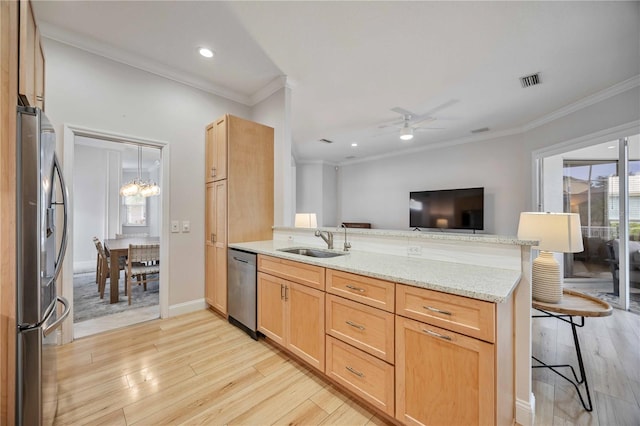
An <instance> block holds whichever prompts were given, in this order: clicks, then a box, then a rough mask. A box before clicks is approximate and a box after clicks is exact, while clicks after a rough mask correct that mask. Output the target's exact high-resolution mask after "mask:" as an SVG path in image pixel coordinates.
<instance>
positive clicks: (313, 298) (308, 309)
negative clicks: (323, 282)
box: [285, 281, 325, 372]
mask: <svg viewBox="0 0 640 426" xmlns="http://www.w3.org/2000/svg"><path fill="white" fill-rule="evenodd" d="M285 283H286V286H287V287H286V289H285V302H286V303H287V322H286V323H287V326H288V328H289V330H288V333H287V335H288V342H287V348H288V349H289V350H290V351H291V352H293V353H294V354H295V355H297V356H299V357H300V358H302V359H303V360H305V361H306V362H308V363H309V364H310V365H312V366H313V367H315V368H317V369H318V370H320V371H322V372H324V357H325V350H324V343H325V342H324V338H325V336H324V292H323V291H320V290H316V289H313V288H310V287H307V286H304V285H301V284H297V283H293V282H290V281H285Z"/></svg>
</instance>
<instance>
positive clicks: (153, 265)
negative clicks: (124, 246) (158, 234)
mask: <svg viewBox="0 0 640 426" xmlns="http://www.w3.org/2000/svg"><path fill="white" fill-rule="evenodd" d="M159 261H160V244H143V245H138V244H129V254H128V256H127V276H126V279H125V283H126V286H127V295H128V297H129V305H130V304H131V283H132V282H133V278H134V277H135V278H136V282H137V283H138V285H140V284H143V285H144V290H145V291H146V290H147V282H150V281H159V280H160V275H159V274H160V264H159ZM155 274H158V276H157V277H156V278H149V275H155Z"/></svg>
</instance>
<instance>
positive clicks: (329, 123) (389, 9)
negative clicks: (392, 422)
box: [34, 1, 640, 163]
mask: <svg viewBox="0 0 640 426" xmlns="http://www.w3.org/2000/svg"><path fill="white" fill-rule="evenodd" d="M34 12H35V15H36V19H37V21H38V23H39V25H41V26H42V32H43V34H44V35H45V36H48V37H50V38H54V39H58V40H61V41H65V42H68V43H71V44H74V45H76V46H79V47H82V48H84V49H87V50H90V51H93V52H96V53H99V54H103V55H105V56H107V57H110V58H113V59H116V60H119V61H122V62H125V63H128V64H130V65H133V66H137V67H140V68H143V69H147V70H149V71H151V72H155V73H157V74H161V75H165V76H167V77H170V78H173V79H177V80H180V81H183V82H185V83H187V84H191V85H193V86H196V87H200V88H202V89H204V90H208V91H210V92H212V93H216V94H220V95H222V96H226V97H228V98H230V99H234V100H236V101H239V102H242V103H245V104H247V105H252V104H254V103H255V102H256V101H259V100H260V99H261V96H263V95H264V94H268V93H269V90H270V89H272V88H273V87H276V85H278V84H280V83H281V81H282V80H283V77H282V76H286V79H287V81H289V84H290V85H291V87H292V92H291V93H292V137H293V150H294V155H295V156H296V158H297V159H299V160H323V161H327V162H331V163H344V162H345V161H346V162H348V161H353V159H352V158H349V157H355V158H356V160H355V161H357V160H358V159H361V158H365V157H372V156H379V155H387V154H389V153H397V152H400V151H402V150H414V149H420V148H422V147H425V148H426V147H429V146H436V145H443V144H447V143H458V142H460V141H468V142H472V141H474V140H478V139H479V138H482V137H485V138H486V137H487V136H489V135H498V134H505V133H508V132H513V131H518V130H520V129H522V128H523V127H526V126H530V125H531V123H535V122H536V121H538V120H540V119H541V118H543V117H545V116H547V115H549V114H551V113H553V112H555V111H557V110H560V109H562V108H563V107H567V106H568V105H571V104H573V103H575V102H578V101H580V100H581V99H583V98H585V97H588V96H590V95H593V94H594V93H597V92H600V91H602V90H606V89H608V88H610V87H612V86H614V85H616V84H619V83H622V82H626V83H629V79H634V80H632V81H633V82H634V83H632V84H637V83H635V82H637V81H638V75H640V3H639V2H612V1H605V2H572V1H571V2H400V1H388V2H360V1H358V2H313V1H300V2H212V1H196V2H188V1H173V2H165V1H142V2H134V1H125V2H118V1H106V2H101V1H90V2H71V1H60V2H59V1H35V2H34ZM198 46H208V47H211V48H212V49H213V50H215V51H216V56H215V58H214V60H213V61H207V60H205V59H203V58H201V57H199V56H198V55H197V52H196V48H197V47H198ZM45 53H46V52H45ZM535 72H539V73H540V76H541V80H542V84H541V85H539V86H535V87H530V88H526V89H523V88H521V86H520V82H519V80H518V79H519V77H521V76H523V75H527V74H531V73H535ZM447 103H449V106H448V107H446V108H442V109H440V110H438V111H437V112H435V113H434V114H433V116H434V117H435V118H436V120H435V121H432V122H429V123H427V124H426V127H437V128H441V129H440V130H426V131H422V132H419V133H417V134H416V137H415V138H414V139H413V140H412V141H410V142H402V141H400V139H399V138H398V133H397V130H396V129H393V128H385V129H380V128H378V126H379V125H380V124H382V123H385V122H388V121H391V120H394V119H396V118H399V117H400V116H399V115H398V114H396V113H394V112H392V111H390V109H391V108H393V107H398V106H399V107H402V108H404V109H407V110H411V111H413V112H415V113H418V114H424V113H426V112H428V111H432V110H433V109H435V108H438V107H439V106H441V105H444V104H447ZM483 127H488V128H489V129H490V132H487V133H483V134H481V135H478V136H472V135H471V133H470V131H471V130H474V129H478V128H483ZM321 138H326V139H330V140H333V141H334V143H333V144H326V143H322V142H319V139H321ZM353 142H356V143H358V147H356V148H353V147H351V143H353Z"/></svg>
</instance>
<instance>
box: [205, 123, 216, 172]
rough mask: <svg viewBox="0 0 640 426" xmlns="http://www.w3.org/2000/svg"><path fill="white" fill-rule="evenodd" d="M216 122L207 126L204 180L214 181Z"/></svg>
mask: <svg viewBox="0 0 640 426" xmlns="http://www.w3.org/2000/svg"><path fill="white" fill-rule="evenodd" d="M214 133H215V123H211V124H209V125H208V126H207V129H206V131H205V134H204V161H205V166H204V167H205V169H204V181H205V182H207V183H208V182H213V177H214V170H215V165H214V164H213V153H214V151H215V147H214V146H213V144H214Z"/></svg>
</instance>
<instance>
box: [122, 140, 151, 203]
mask: <svg viewBox="0 0 640 426" xmlns="http://www.w3.org/2000/svg"><path fill="white" fill-rule="evenodd" d="M159 194H160V187H159V186H158V185H156V183H155V182H152V181H144V180H142V146H138V177H137V178H135V179H133V180H132V181H130V182H128V183H125V184H124V185H122V186H121V187H120V195H122V196H123V197H130V196H133V195H140V196H142V197H151V196H153V195H159Z"/></svg>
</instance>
